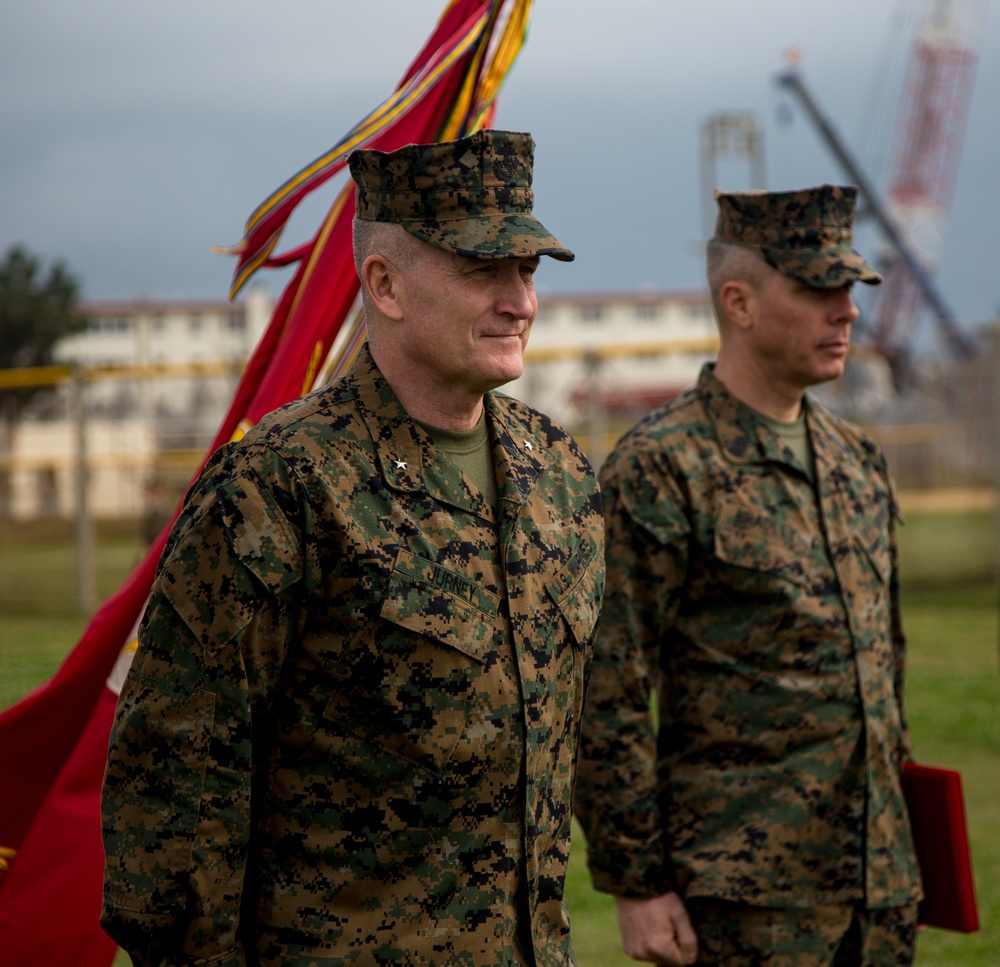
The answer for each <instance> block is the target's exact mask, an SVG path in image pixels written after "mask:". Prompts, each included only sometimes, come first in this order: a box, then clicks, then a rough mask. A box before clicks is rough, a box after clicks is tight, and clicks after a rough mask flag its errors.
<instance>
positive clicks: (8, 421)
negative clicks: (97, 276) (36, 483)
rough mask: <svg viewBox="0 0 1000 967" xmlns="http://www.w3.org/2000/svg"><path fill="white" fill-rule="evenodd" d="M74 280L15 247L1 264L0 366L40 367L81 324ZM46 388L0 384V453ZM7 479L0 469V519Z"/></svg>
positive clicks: (5, 511)
mask: <svg viewBox="0 0 1000 967" xmlns="http://www.w3.org/2000/svg"><path fill="white" fill-rule="evenodd" d="M78 291H79V284H78V283H77V281H76V279H75V278H74V277H73V276H72V275H71V274H70V272H69V270H68V269H67V268H66V266H65V265H64V264H63V263H62V262H58V261H57V262H55V263H54V264H53V265H52V266H51V267H50V268H49V269H48V272H47V273H46V272H45V271H44V269H43V268H42V265H41V263H40V262H39V260H38V259H37V258H36V257H35V256H33V255H31V253H29V252H28V250H27V249H25V248H23V247H22V246H20V245H15V246H13V247H12V248H10V249H9V250H8V251H7V254H6V256H5V257H4V260H3V261H2V262H0V369H11V368H19V367H22V366H45V365H47V364H48V363H51V362H52V350H53V348H54V347H55V344H56V343H57V342H58V341H59V340H60V339H62V338H63V336H67V335H69V334H70V333H72V332H74V331H76V330H77V329H78V328H80V326H81V325H82V324H83V322H82V320H81V319H80V318H79V317H78V315H77V311H76V302H77V292H78ZM44 389H45V387H24V388H20V389H9V388H8V389H5V388H4V387H3V386H2V385H0V457H2V456H3V455H5V454H8V453H9V452H10V446H11V442H12V440H13V431H14V425H15V423H16V422H17V419H18V416H19V415H20V411H21V409H22V407H23V405H24V404H25V403H26V402H27V400H28V399H29V398H30V397H31V396H33V395H35V393H37V392H39V391H40V390H44ZM9 507H10V492H9V477H8V474H7V473H6V471H5V468H0V518H4V517H6V516H8V514H9Z"/></svg>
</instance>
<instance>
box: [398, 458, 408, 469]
mask: <svg viewBox="0 0 1000 967" xmlns="http://www.w3.org/2000/svg"><path fill="white" fill-rule="evenodd" d="M396 469H397V470H405V469H406V461H405V460H397V461H396Z"/></svg>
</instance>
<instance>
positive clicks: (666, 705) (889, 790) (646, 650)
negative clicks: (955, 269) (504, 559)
mask: <svg viewBox="0 0 1000 967" xmlns="http://www.w3.org/2000/svg"><path fill="white" fill-rule="evenodd" d="M855 194H856V191H855V189H853V188H851V187H849V186H848V187H840V186H831V185H825V186H820V187H819V188H815V189H805V190H802V191H794V192H768V193H757V192H745V193H738V194H735V193H717V194H716V198H717V201H718V206H719V217H718V222H717V228H716V238H718V239H719V240H720V241H722V242H725V243H730V244H736V245H746V246H750V247H752V248H754V249H757V250H758V251H760V252H761V254H762V255H763V256H764V258H765V260H766V261H767V262H768V264H770V265H771V266H772V267H773V268H775V269H777V270H778V271H781V272H783V273H784V274H786V275H788V276H789V277H791V278H794V279H797V280H798V281H801V282H803V283H804V284H806V285H809V286H813V287H817V288H824V287H828V286H843V285H845V284H847V283H850V282H853V281H858V280H860V281H864V282H869V283H873V282H878V281H880V280H881V276H879V275H878V273H877V272H875V270H874V269H872V268H871V266H870V265H868V263H867V262H866V261H865V260H864V259H863V257H862V256H860V255H859V254H858V253H857V252H855V251H854V250H853V248H852V234H851V222H852V220H853V214H854V211H853V206H854V200H855ZM803 406H804V408H805V420H806V428H807V432H808V437H809V441H810V446H811V449H812V453H813V456H814V459H815V480H813V479H812V478H811V476H810V468H807V467H805V466H803V465H802V464H801V463H800V462H799V460H798V458H797V457H796V455H795V453H794V452H793V451H792V449H790V448H788V447H786V446H785V445H784V444H783V443H782V442H781V441H780V439H779V437H778V436H777V435H776V434H775V433H774V432H773V430H772V429H771V428H770V427H768V425H767V424H766V422H765V421H764V420H763V419H761V418H760V417H759V416H758V415H757V414H756V413H755V412H754V411H753V410H752V409H750V408H749V407H748V406H746V405H744V404H743V403H742V402H740V401H739V400H738V399H737V398H736V397H734V396H733V395H732V394H730V393H729V392H728V391H727V390H726V388H725V387H724V386H723V384H722V383H721V382H720V381H719V380H718V379H717V378H716V376H715V375H714V372H713V365H712V364H709V365H707V366H706V367H705V368H704V369H703V370H702V373H701V375H700V377H699V379H698V382H697V385H696V386H695V387H694V388H692V389H691V390H689V391H687V392H686V393H684V394H682V395H681V396H680V397H678V398H677V399H676V400H674V401H672V402H670V403H668V404H666V405H664V406H663V407H661V408H659V409H658V410H656V411H654V412H653V413H651V414H650V415H649V416H648V417H646V418H645V419H644V420H643V421H641V422H640V423H639V424H638V425H637V426H636V427H635V428H633V429H632V430H631V431H630V432H629V433H627V434H626V435H625V436H624V437H623V438H622V439H621V440H620V441H619V443H618V445H617V446H616V447H615V449H614V451H613V452H612V454H611V456H610V457H609V459H608V460H607V462H606V463H605V465H604V467H603V468H602V471H601V476H600V479H601V490H602V495H603V500H604V508H605V518H606V534H607V549H606V560H607V567H608V574H607V580H608V585H607V593H606V596H605V603H604V607H603V611H602V615H601V620H600V624H599V630H598V638H597V644H596V646H595V659H594V669H593V673H592V677H591V680H590V685H589V689H588V693H587V702H586V709H585V715H584V727H583V738H582V743H581V758H580V764H579V773H578V778H577V792H576V800H575V808H576V811H577V815H578V816H579V818H580V821H581V823H582V825H583V828H584V831H585V833H586V835H587V840H588V847H589V864H590V868H591V873H592V877H593V881H594V884H595V886H596V887H597V888H598V889H601V890H605V891H608V892H611V893H614V894H618V895H622V896H632V897H644V896H648V897H652V896H658V895H661V894H663V893H667V892H671V891H677V892H679V893H680V895H681V896H682V897H684V898H685V899H686V900H687V901H689V902H690V904H691V905H692V906H699V907H700V900H699V898H711V899H712V900H717V901H722V902H723V903H725V902H727V901H732V902H734V903H738V904H744V905H751V906H752V907H757V908H787V909H796V908H799V909H803V910H813V911H817V912H818V911H820V910H821V909H822V910H824V911H829V910H831V907H830V905H831V904H848V905H851V904H854V903H860V904H861V905H862V906H863V907H864V906H867V907H868V908H870V909H881V908H903V907H908V906H910V907H911V909H912V906H911V905H912V904H913V903H914V902H915V901H916V900H918V899H919V898H920V896H921V891H920V881H919V873H918V868H917V863H916V858H915V855H914V850H913V844H912V840H911V835H910V829H909V823H908V820H907V816H906V810H905V804H904V800H903V795H902V791H901V787H900V770H901V765H902V762H903V761H904V759H906V758H909V757H910V750H909V739H908V734H907V729H906V723H905V719H904V715H903V674H904V659H905V641H904V637H903V631H902V627H901V620H900V607H899V583H898V575H897V561H896V542H895V526H896V523H897V521H898V520H899V511H898V506H897V502H896V498H895V495H894V491H893V487H892V484H891V481H890V477H889V473H888V469H887V467H886V462H885V459H884V457H883V455H882V453H881V451H880V450H879V448H878V447H877V445H876V444H875V443H874V442H873V441H872V440H871V439H870V438H869V437H868V436H866V435H865V434H864V433H863V432H861V431H860V430H858V429H857V428H856V427H853V426H851V425H850V424H848V423H846V422H844V421H842V420H840V419H838V418H836V417H835V416H833V415H832V414H831V413H829V412H827V411H826V410H824V409H823V408H822V407H820V406H819V405H817V404H815V403H814V402H812V401H810V400H809V399H808V398H805V400H804V402H803ZM654 690H655V699H656V700H655V703H654V706H653V708H652V709H651V707H650V695H651V693H652V692H653V691H654ZM742 909H744V910H749V909H750V907H749V906H744V907H743V908H742ZM887 913H889V914H891V913H892V911H891V910H888V909H887ZM835 916H836V914H835ZM835 916H834V918H835ZM882 919H884V918H882ZM788 922H789V923H791V922H793V921H792V920H789V921H788ZM893 922H894V921H893ZM900 922H901V924H902V926H901V927H900V930H899V939H900V943H901V944H902V947H901V948H900V949H903V948H904V947H905V945H906V943H907V942H912V928H913V924H912V922H911V921H909V920H908V919H907V916H903V917H902V918H901V921H900ZM712 923H713V925H714V926H718V925H719V923H721V920H719V919H718V918H717V919H715V920H713V921H712ZM695 926H696V928H697V918H696V922H695ZM894 930H895V928H892V931H894ZM892 931H890V932H892ZM907 932H908V933H909V941H908V940H907ZM715 939H717V938H714V937H705V938H704V941H705V942H704V944H703V947H704V948H705V949H704V950H703V953H704V954H706V955H707V956H709V960H708V961H706V962H712V963H715V960H712V959H711V957H712V956H713V955H712V954H711V953H710V948H711V946H712V943H713V942H714V940H715ZM894 942H895V941H894ZM798 949H799V952H800V953H803V951H804V949H805V948H804V947H802V946H799V948H798ZM700 962H702V961H700V960H699V963H700ZM720 962H722V961H720ZM727 962H728V961H727ZM750 962H753V963H757V962H758V961H757V960H753V959H752V957H751V958H750V959H748V960H747V963H750ZM782 962H784V961H782ZM788 962H789V963H799V962H801V963H805V962H806V961H805V960H804V959H803V960H801V961H797V960H796V959H795V956H794V955H793V956H792V957H791V958H790V960H789V961H788ZM741 963H742V961H741Z"/></svg>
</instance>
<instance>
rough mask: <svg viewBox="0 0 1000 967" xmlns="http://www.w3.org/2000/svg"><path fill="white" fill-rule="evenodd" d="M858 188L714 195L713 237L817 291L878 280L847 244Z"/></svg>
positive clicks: (819, 187) (820, 187)
mask: <svg viewBox="0 0 1000 967" xmlns="http://www.w3.org/2000/svg"><path fill="white" fill-rule="evenodd" d="M857 194H858V189H857V188H855V187H854V186H853V185H847V186H841V185H819V186H817V187H815V188H803V189H801V190H799V191H745V192H724V191H717V192H716V193H715V201H716V203H717V204H718V206H719V214H718V219H717V221H716V224H715V237H716V238H717V239H719V240H720V241H722V242H729V243H731V244H734V245H747V246H750V247H752V248H756V249H758V250H759V251H760V253H761V255H763V256H764V259H765V261H766V262H767V264H768V265H770V266H771V267H772V268H775V269H777V270H778V271H779V272H781V273H782V274H783V275H787V276H788V277H789V278H792V279H796V280H797V281H799V282H803V283H805V284H806V285H809V286H813V287H814V288H817V289H832V288H835V287H837V286H841V285H845V284H847V283H848V282H857V281H860V282H867V283H869V284H871V285H874V284H876V283H879V282H881V281H882V276H881V275H879V273H878V272H876V271H875V269H873V268H872V267H871V265H869V264H868V262H867V261H866V260H865V258H864V257H863V256H862V255H860V254H859V253H858V252H856V251H855V250H854V248H853V234H852V231H851V226H852V224H853V222H854V203H855V200H856V198H857Z"/></svg>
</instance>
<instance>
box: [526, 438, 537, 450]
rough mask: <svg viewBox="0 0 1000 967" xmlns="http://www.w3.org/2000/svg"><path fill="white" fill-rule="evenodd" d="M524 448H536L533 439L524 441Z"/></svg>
mask: <svg viewBox="0 0 1000 967" xmlns="http://www.w3.org/2000/svg"><path fill="white" fill-rule="evenodd" d="M524 449H525V450H534V449H535V448H534V447H533V446H532V445H531V441H530V440H525V441H524Z"/></svg>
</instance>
